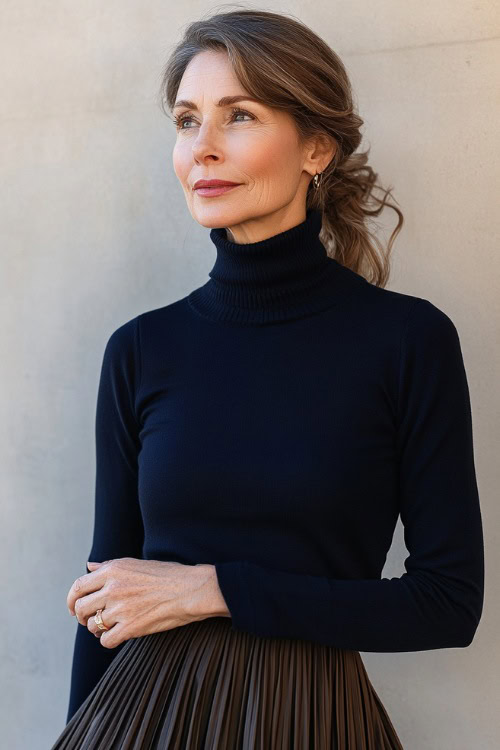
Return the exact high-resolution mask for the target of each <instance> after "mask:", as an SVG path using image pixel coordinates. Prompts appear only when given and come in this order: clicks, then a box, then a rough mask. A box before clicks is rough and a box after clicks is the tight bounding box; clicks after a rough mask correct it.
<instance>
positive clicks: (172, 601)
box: [67, 557, 229, 648]
mask: <svg viewBox="0 0 500 750" xmlns="http://www.w3.org/2000/svg"><path fill="white" fill-rule="evenodd" d="M87 567H89V568H90V569H91V572H90V573H87V574H85V575H82V576H80V577H79V578H77V579H76V581H75V582H74V584H73V585H72V587H71V588H70V590H69V593H68V597H67V605H68V609H69V611H70V613H71V614H74V615H75V616H76V618H77V620H78V622H79V623H80V624H81V625H85V626H86V627H87V628H88V629H89V630H90V632H91V633H94V635H95V636H96V637H98V638H100V641H101V644H102V645H103V646H105V648H115V647H116V646H118V645H120V643H122V642H123V641H127V640H129V639H130V638H137V637H139V636H142V635H147V634H149V633H157V632H159V631H162V630H170V629H171V628H175V627H178V626H179V625H187V624H188V623H189V622H193V621H195V620H204V619H206V618H207V617H217V616H229V611H228V609H227V607H226V604H225V602H224V599H223V597H222V594H221V592H220V589H219V587H218V585H217V577H216V574H215V567H214V566H213V565H208V564H199V565H182V564H181V563H177V562H163V561H160V560H138V559H136V558H133V557H121V558H117V559H116V560H105V561H104V562H101V563H95V562H89V563H87ZM98 609H102V614H101V616H102V621H103V623H104V624H105V625H106V627H107V628H109V630H100V629H99V628H98V626H97V625H96V622H95V620H94V615H95V614H96V612H97V610H98Z"/></svg>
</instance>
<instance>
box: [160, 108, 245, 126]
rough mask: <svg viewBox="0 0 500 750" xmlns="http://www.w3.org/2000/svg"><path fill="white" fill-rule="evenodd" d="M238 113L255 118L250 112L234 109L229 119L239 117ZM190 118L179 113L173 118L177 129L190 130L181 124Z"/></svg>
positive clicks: (190, 118)
mask: <svg viewBox="0 0 500 750" xmlns="http://www.w3.org/2000/svg"><path fill="white" fill-rule="evenodd" d="M240 115H244V116H246V117H249V118H250V119H251V120H253V119H255V118H254V116H253V115H251V114H250V112H245V110H243V109H237V110H234V111H233V113H232V114H231V117H230V118H229V119H230V120H233V119H234V118H235V117H239V116H240ZM192 119H193V118H192V117H191V115H181V116H180V117H176V118H174V122H175V125H176V127H177V130H191V128H185V127H183V124H184V123H185V122H189V121H190V120H192ZM240 122H245V120H240Z"/></svg>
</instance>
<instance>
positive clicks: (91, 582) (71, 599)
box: [66, 563, 106, 615]
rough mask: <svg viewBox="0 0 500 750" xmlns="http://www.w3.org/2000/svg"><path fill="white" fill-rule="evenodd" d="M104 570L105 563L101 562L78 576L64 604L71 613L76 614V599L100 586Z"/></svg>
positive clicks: (103, 577) (103, 580)
mask: <svg viewBox="0 0 500 750" xmlns="http://www.w3.org/2000/svg"><path fill="white" fill-rule="evenodd" d="M105 571H106V565H105V564H104V563H102V565H100V566H99V567H98V568H96V570H93V571H92V572H91V573H84V575H82V576H78V578H77V579H76V581H75V582H74V583H73V585H72V587H71V588H70V590H69V591H68V596H67V597H66V604H67V606H68V610H69V613H70V614H71V615H75V614H76V612H75V603H76V601H77V599H81V598H83V597H84V596H86V595H87V594H92V593H93V592H94V591H98V590H99V589H100V588H102V586H103V585H104V582H105V576H104V575H103V574H104V573H105Z"/></svg>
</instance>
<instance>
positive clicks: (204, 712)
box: [51, 617, 403, 750]
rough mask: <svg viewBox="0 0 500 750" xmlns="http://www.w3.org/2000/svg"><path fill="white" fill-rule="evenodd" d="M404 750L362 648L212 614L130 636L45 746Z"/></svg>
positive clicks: (58, 749) (85, 749)
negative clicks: (266, 632)
mask: <svg viewBox="0 0 500 750" xmlns="http://www.w3.org/2000/svg"><path fill="white" fill-rule="evenodd" d="M105 748H106V750H115V749H116V750H118V749H120V750H160V749H161V750H166V749H167V748H168V750H181V749H182V750H396V749H397V750H403V746H402V744H401V742H400V740H399V738H398V736H397V734H396V730H395V728H394V726H393V724H392V722H391V720H390V719H389V716H388V714H387V711H386V710H385V708H384V706H383V704H382V702H381V700H380V698H379V696H378V695H377V693H376V691H375V689H374V687H373V685H372V684H371V682H370V680H369V678H368V675H367V672H366V669H365V666H364V664H363V661H362V659H361V656H360V653H359V651H351V650H345V649H338V648H334V647H331V646H326V645H321V644H316V643H313V642H311V641H305V640H294V639H289V638H266V637H261V636H257V635H254V634H251V633H246V632H242V631H235V630H232V629H231V619H230V618H228V617H210V618H207V619H205V620H198V621H196V622H190V623H189V624H187V625H184V626H181V627H177V628H173V629H171V630H165V631H162V632H160V633H153V634H151V635H146V636H142V637H140V638H132V639H130V640H128V641H127V642H126V643H125V645H124V646H123V648H122V649H121V651H120V652H119V653H118V654H117V655H116V657H115V658H114V660H113V661H112V662H111V664H110V666H109V667H108V669H107V670H106V672H105V673H104V674H103V675H102V677H101V679H100V680H99V682H98V683H97V685H96V686H95V687H94V689H93V690H92V692H91V693H90V694H89V695H88V696H87V698H86V700H85V701H84V702H83V703H82V704H81V705H80V707H79V709H78V710H77V711H76V713H74V714H73V716H72V717H71V719H70V721H69V722H68V724H67V725H66V727H65V728H64V729H63V731H62V733H61V734H60V736H59V737H58V739H57V740H56V742H55V744H54V745H53V746H52V748H51V750H70V749H71V750H98V749H99V750H104V749H105Z"/></svg>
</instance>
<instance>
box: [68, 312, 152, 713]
mask: <svg viewBox="0 0 500 750" xmlns="http://www.w3.org/2000/svg"><path fill="white" fill-rule="evenodd" d="M138 326H139V320H138V318H134V319H133V320H130V321H128V322H127V323H125V324H123V325H122V326H120V327H119V328H118V329H116V330H115V331H114V332H113V333H112V334H111V336H110V338H109V339H108V342H107V344H106V347H105V351H104V356H103V361H102V367H101V374H100V382H99V388H98V395H97V407H96V417H95V441H96V479H95V516H94V534H93V542H92V548H91V550H90V554H89V556H88V560H95V561H98V562H102V561H104V560H111V559H113V558H118V557H127V556H129V557H135V558H142V545H143V540H144V527H143V522H142V516H141V511H140V507H139V502H138V491H137V479H138V471H137V455H138V451H139V440H138V424H137V421H136V417H135V408H134V407H135V405H134V394H135V393H136V392H137V387H138V383H139V381H140V374H141V370H140V350H139V329H138ZM84 572H85V573H88V572H89V570H88V568H87V567H86V563H85V571H84ZM123 645H124V644H121V645H119V646H117V647H116V648H114V649H107V648H104V647H103V646H102V645H101V644H100V642H99V638H96V637H95V636H94V635H93V634H92V633H91V632H90V631H89V630H88V629H87V628H86V627H84V626H83V625H80V624H78V625H77V632H76V639H75V646H74V653H73V665H72V673H71V692H70V700H69V707H68V714H67V722H68V721H69V720H70V718H71V717H72V715H73V714H74V713H75V711H76V710H77V709H78V708H79V706H80V705H81V704H82V703H83V701H84V700H85V698H86V697H87V696H88V695H89V693H90V692H91V691H92V689H93V688H94V686H95V685H96V684H97V682H98V681H99V679H100V677H101V676H102V675H103V674H104V672H105V671H106V669H107V668H108V666H109V665H110V664H111V662H112V660H113V659H114V658H115V657H116V656H117V654H118V653H119V651H120V650H121V648H122V647H123Z"/></svg>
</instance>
